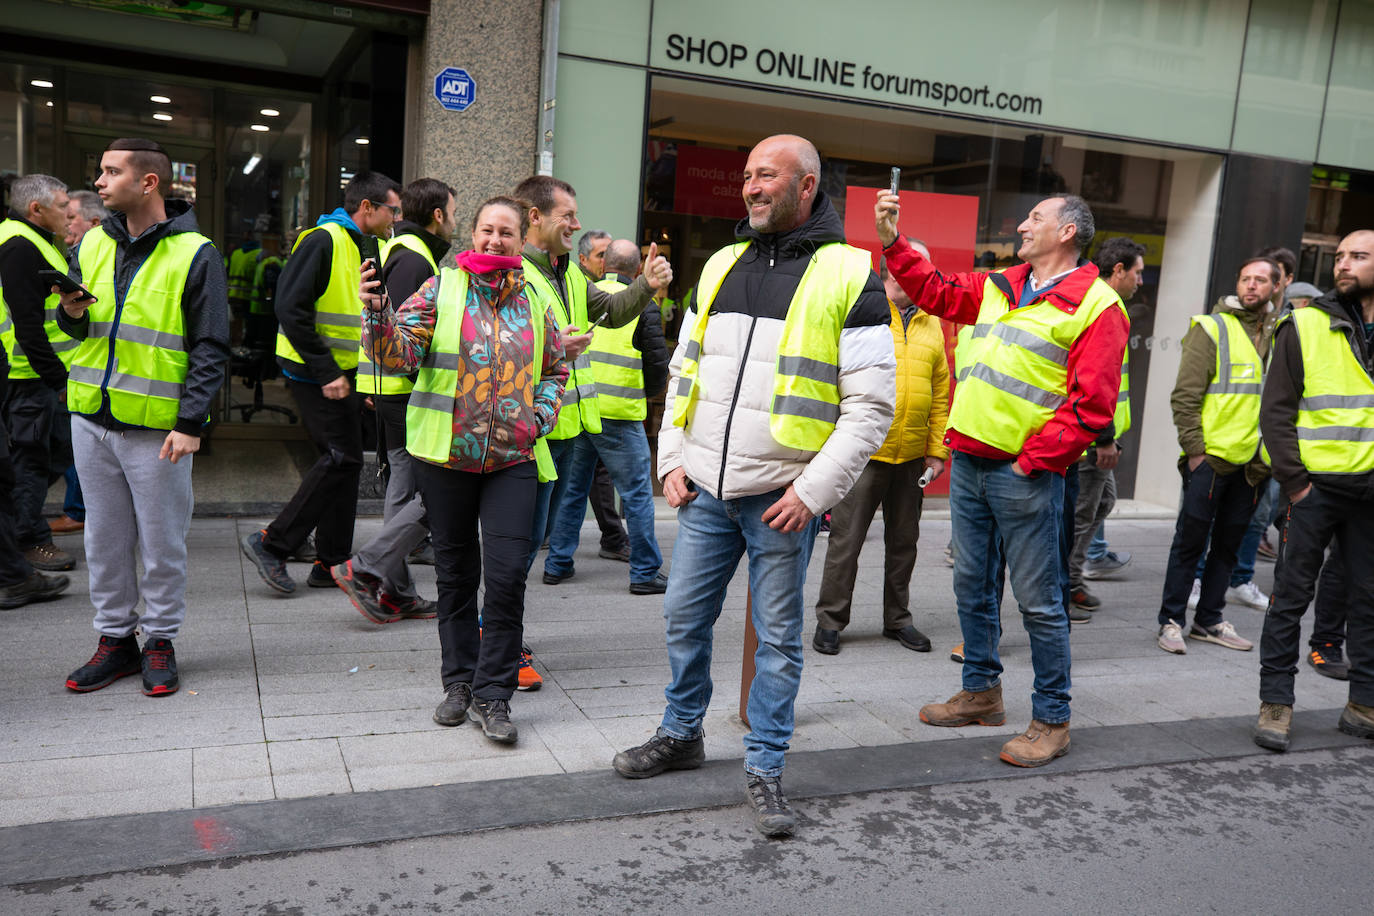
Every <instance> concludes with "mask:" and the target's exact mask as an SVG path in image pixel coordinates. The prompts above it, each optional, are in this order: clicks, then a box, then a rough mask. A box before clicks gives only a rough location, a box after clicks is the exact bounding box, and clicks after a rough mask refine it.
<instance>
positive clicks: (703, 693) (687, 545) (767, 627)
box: [661, 490, 820, 776]
mask: <svg viewBox="0 0 1374 916" xmlns="http://www.w3.org/2000/svg"><path fill="white" fill-rule="evenodd" d="M782 494H783V491H782V490H774V491H772V492H771V493H763V494H760V495H758V496H746V497H743V498H741V499H731V500H727V501H724V502H722V501H721V500H718V499H716V498H715V497H713V496H711V495H710V494H709V493H706V492H704V491H701V490H698V491H697V497H696V499H694V500H692V501H691V502H689V503H688V504H687V505H685V506H683V507H682V508H681V509H679V510H678V533H677V543H676V545H674V547H673V574H672V575H671V576H669V577H668V593H667V594H666V595H664V597H663V616H664V619H665V620H666V621H667V641H668V663H669V665H670V666H671V667H672V673H673V679H672V683H670V684H669V685H668V687H667V689H666V690H664V691H663V694H664V696H665V697H666V699H667V701H668V704H667V708H666V709H665V710H664V712H663V726H662V729H661V730H662V731H663V732H664V733H666V734H667V735H669V736H670V737H673V738H680V739H690V738H695V737H696V736H698V735H700V734H701V732H702V729H701V723H702V720H703V719H704V718H705V717H706V708H707V706H709V705H710V703H711V644H712V628H713V627H714V626H715V623H716V619H717V618H718V617H720V609H721V605H722V604H723V603H724V601H725V590H726V588H727V587H728V586H729V584H730V580H731V579H732V578H733V577H734V575H735V570H736V568H738V566H739V561H740V557H742V556H743V555H744V554H745V553H748V554H749V589H750V591H751V592H752V594H753V597H754V605H753V607H754V611H753V621H754V632H755V633H757V634H758V639H759V647H758V650H757V651H756V652H755V653H754V683H753V686H752V687H751V688H750V690H749V704H748V707H747V711H748V714H749V734H747V735H745V736H744V769H745V770H746V771H747V772H749V773H752V774H754V775H757V776H777V775H779V774H781V773H782V764H783V753H784V752H785V751H786V750H787V745H788V742H789V741H790V740H791V739H792V723H793V709H792V707H793V703H794V702H795V701H796V699H797V688H798V687H800V686H801V673H802V625H803V623H804V621H805V618H806V606H805V602H804V601H803V598H802V589H803V587H804V586H805V583H806V567H807V565H808V564H809V563H810V562H811V548H812V546H813V545H814V544H815V541H816V532H817V531H819V530H820V519H819V518H814V519H812V520H811V523H810V524H808V525H807V526H806V527H805V528H803V529H802V530H801V531H799V532H795V533H793V534H784V533H783V532H781V531H774V530H773V529H772V528H769V527H768V526H767V525H766V524H764V522H763V519H762V516H763V512H764V510H765V509H767V508H768V507H769V506H771V505H772V504H773V503H775V502H777V501H778V499H779V498H781V497H782Z"/></svg>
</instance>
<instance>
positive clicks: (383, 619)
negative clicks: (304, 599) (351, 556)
mask: <svg viewBox="0 0 1374 916" xmlns="http://www.w3.org/2000/svg"><path fill="white" fill-rule="evenodd" d="M311 573H312V574H313V573H314V570H313V569H312V570H311ZM329 574H330V577H331V581H332V582H333V583H334V584H335V585H337V586H339V588H341V589H342V590H343V593H344V594H345V595H347V596H348V600H349V601H351V602H353V606H354V607H355V608H357V609H358V613H360V614H362V615H363V616H364V617H366V618H367V619H368V620H370V621H372V622H373V623H394V622H395V621H397V620H400V619H401V618H400V617H398V616H396V615H395V614H392V613H390V612H388V611H387V610H386V609H385V608H383V607H382V602H381V600H380V598H379V597H378V592H379V591H380V589H381V587H382V580H381V579H379V578H377V577H376V576H372V575H368V574H367V573H365V572H360V571H357V570H355V569H354V568H353V561H352V560H345V561H344V562H342V563H340V564H339V565H338V566H335V567H333V568H331V569H330V570H329Z"/></svg>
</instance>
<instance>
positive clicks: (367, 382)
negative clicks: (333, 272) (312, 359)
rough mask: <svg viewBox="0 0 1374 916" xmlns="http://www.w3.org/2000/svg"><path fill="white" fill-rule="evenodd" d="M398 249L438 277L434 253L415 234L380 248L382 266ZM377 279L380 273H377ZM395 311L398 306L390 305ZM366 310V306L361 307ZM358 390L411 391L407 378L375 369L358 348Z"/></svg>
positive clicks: (388, 392) (396, 304) (373, 392)
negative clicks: (413, 255)
mask: <svg viewBox="0 0 1374 916" xmlns="http://www.w3.org/2000/svg"><path fill="white" fill-rule="evenodd" d="M398 248H405V249H407V250H408V251H413V252H415V253H416V254H418V255H419V256H420V257H422V258H424V259H425V262H426V263H428V264H429V272H430V273H431V274H437V273H438V272H439V265H438V264H436V263H435V262H434V253H433V252H431V251H430V250H429V246H428V245H426V244H425V240H424V239H422V238H420V237H419V236H418V235H412V234H411V233H406V234H405V235H398V236H396V237H395V238H393V239H391V240H390V241H388V242H386V243H385V244H383V245H382V266H383V267H385V266H386V262H387V260H388V259H390V257H391V254H392V252H394V251H396V250H397V249H398ZM377 276H378V278H379V279H380V277H381V273H380V272H379V273H378V275H377ZM392 304H393V305H395V306H396V307H397V308H399V307H400V305H401V303H399V302H395V303H392ZM364 307H366V306H364ZM374 376H375V378H374ZM357 383H358V384H357V385H356V386H355V387H357V389H358V393H359V394H409V393H410V389H411V383H410V376H409V375H406V374H404V373H396V372H393V371H391V370H390V369H387V368H386V367H384V366H378V365H376V364H375V363H373V362H372V360H371V359H369V358H368V355H367V351H366V350H364V349H363V348H362V347H361V346H359V347H358V378H357Z"/></svg>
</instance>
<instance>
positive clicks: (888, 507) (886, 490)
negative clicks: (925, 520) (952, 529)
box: [816, 458, 926, 630]
mask: <svg viewBox="0 0 1374 916" xmlns="http://www.w3.org/2000/svg"><path fill="white" fill-rule="evenodd" d="M925 467H926V464H925V462H924V461H922V460H920V459H919V458H918V459H917V460H915V461H907V462H905V463H903V464H890V463H889V462H886V461H870V462H868V464H867V465H866V466H865V467H864V471H863V473H862V474H860V475H859V479H858V481H857V482H856V483H855V484H854V487H853V489H851V490H850V491H849V492H848V493H847V494H845V497H844V499H842V500H840V502H839V505H837V506H835V508H834V509H831V510H830V542H829V543H828V544H827V545H826V549H825V573H824V574H823V576H822V577H821V593H820V598H819V599H818V600H817V601H816V625H817V626H819V627H823V628H824V629H827V630H843V629H844V628H845V627H846V626H848V625H849V612H850V606H851V604H852V602H853V598H854V582H855V580H856V579H857V578H858V573H859V553H860V551H862V550H863V546H864V539H865V538H867V536H868V527H869V525H871V524H872V523H873V515H874V513H876V512H877V511H878V507H879V506H882V507H883V629H884V630H900V629H901V628H902V627H907V626H911V624H912V619H911V611H910V610H909V609H908V604H909V603H910V598H911V595H910V592H911V571H912V570H913V569H914V568H915V567H916V542H917V540H918V539H919V538H920V536H921V527H920V525H921V503H922V497H923V496H924V492H923V491H922V490H921V488H920V486H919V485H918V483H917V481H919V480H920V479H921V474H923V473H924V472H925Z"/></svg>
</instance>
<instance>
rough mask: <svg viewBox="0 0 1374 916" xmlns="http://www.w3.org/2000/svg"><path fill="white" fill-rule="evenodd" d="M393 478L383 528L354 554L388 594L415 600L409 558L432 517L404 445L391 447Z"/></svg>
mask: <svg viewBox="0 0 1374 916" xmlns="http://www.w3.org/2000/svg"><path fill="white" fill-rule="evenodd" d="M386 457H387V461H388V462H389V463H390V464H391V479H390V480H388V481H387V485H386V502H385V503H384V504H383V506H382V530H381V531H379V532H378V533H377V536H376V537H374V538H373V539H372V540H370V541H368V542H367V543H366V544H364V545H363V546H362V547H360V548H359V549H358V552H357V553H356V554H354V555H353V567H354V568H355V569H358V570H361V571H362V572H365V573H368V574H369V575H373V576H377V577H378V578H380V579H381V580H382V584H383V588H385V589H386V592H387V594H389V595H395V596H396V597H398V598H406V599H414V598H415V597H417V595H416V591H415V580H414V579H412V578H411V576H410V568H409V567H407V566H406V557H407V556H409V555H410V552H411V551H412V550H414V549H415V548H416V547H419V546H420V543H421V542H422V541H424V539H425V537H426V536H427V535H428V534H429V516H428V515H426V514H425V504H424V501H423V500H422V499H421V498H420V488H419V486H418V485H417V483H416V480H415V471H414V469H413V467H412V462H413V461H414V459H413V458H411V457H410V453H409V452H407V451H406V450H405V449H404V448H392V449H387V452H386Z"/></svg>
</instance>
